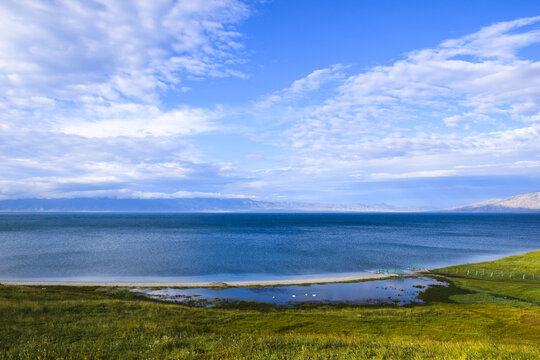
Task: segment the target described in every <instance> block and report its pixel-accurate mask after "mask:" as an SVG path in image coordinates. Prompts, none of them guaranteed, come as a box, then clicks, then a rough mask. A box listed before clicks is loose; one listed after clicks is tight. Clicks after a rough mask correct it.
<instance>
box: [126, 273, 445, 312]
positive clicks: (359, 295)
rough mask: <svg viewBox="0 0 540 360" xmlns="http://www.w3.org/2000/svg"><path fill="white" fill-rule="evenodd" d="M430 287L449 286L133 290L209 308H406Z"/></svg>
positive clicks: (385, 283)
mask: <svg viewBox="0 0 540 360" xmlns="http://www.w3.org/2000/svg"><path fill="white" fill-rule="evenodd" d="M430 285H443V286H447V285H448V284H447V283H446V282H442V281H438V280H436V279H432V278H428V277H419V278H401V279H389V280H373V281H365V282H353V283H330V284H314V285H305V286H270V287H261V288H250V287H241V288H227V289H204V288H201V289H159V290H151V289H135V290H133V291H135V292H139V293H143V294H145V295H147V296H149V297H152V298H155V299H159V300H167V301H177V302H186V303H194V302H197V301H200V300H205V301H206V302H205V304H208V305H212V303H213V302H215V301H216V300H217V299H229V300H240V301H246V300H249V301H257V302H262V303H268V304H273V305H279V306H288V305H295V304H298V303H305V302H310V303H331V304H335V303H339V304H342V303H345V304H380V303H392V304H396V305H404V304H409V303H412V302H417V303H421V302H422V301H421V300H420V299H418V298H417V296H418V293H420V292H421V291H423V290H425V289H426V288H427V287H428V286H430Z"/></svg>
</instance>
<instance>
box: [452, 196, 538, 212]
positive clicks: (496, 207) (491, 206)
mask: <svg viewBox="0 0 540 360" xmlns="http://www.w3.org/2000/svg"><path fill="white" fill-rule="evenodd" d="M449 210H450V211H456V212H540V192H534V193H528V194H521V195H516V196H512V197H509V198H506V199H490V200H486V201H482V202H479V203H475V204H471V205H466V206H461V207H456V208H452V209H449Z"/></svg>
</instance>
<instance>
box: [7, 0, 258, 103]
mask: <svg viewBox="0 0 540 360" xmlns="http://www.w3.org/2000/svg"><path fill="white" fill-rule="evenodd" d="M248 12H249V10H248V8H247V6H245V5H244V4H243V3H242V2H240V1H236V0H190V1H172V0H157V1H121V0H120V1H100V0H94V1H78V0H60V1H54V2H52V1H50V2H49V1H47V2H38V1H32V0H17V1H9V0H8V1H3V2H2V3H1V4H0V33H1V34H2V36H0V80H1V81H0V83H2V84H3V86H0V91H1V92H2V95H3V96H5V97H7V98H17V97H28V96H29V95H39V96H47V97H53V98H56V99H61V100H74V101H80V98H81V97H82V96H92V97H97V98H104V99H108V100H112V101H118V100H120V99H123V98H130V99H134V100H141V101H146V102H148V101H155V100H156V99H157V92H159V89H160V88H163V87H171V86H175V84H177V83H179V82H181V81H182V79H183V78H184V77H186V76H203V77H207V76H230V75H234V74H235V72H234V71H232V70H234V69H231V68H229V67H228V65H226V64H234V63H235V61H237V60H238V58H237V54H238V50H239V49H241V47H242V46H241V45H240V44H239V43H238V42H237V41H236V40H235V39H237V38H238V37H239V34H238V33H237V32H235V31H234V29H233V28H232V27H231V25H232V24H234V23H236V22H237V21H238V20H240V19H242V18H244V17H246V16H247V15H248Z"/></svg>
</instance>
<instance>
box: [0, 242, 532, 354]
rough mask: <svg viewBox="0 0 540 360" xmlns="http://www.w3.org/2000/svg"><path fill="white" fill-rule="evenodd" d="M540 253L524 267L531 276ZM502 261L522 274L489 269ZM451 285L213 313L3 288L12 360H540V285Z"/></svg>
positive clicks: (1, 309)
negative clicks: (414, 298)
mask: <svg viewBox="0 0 540 360" xmlns="http://www.w3.org/2000/svg"><path fill="white" fill-rule="evenodd" d="M536 256H538V252H534V253H530V254H526V256H522V257H520V258H518V259H521V260H520V261H522V262H523V264H524V265H523V268H524V269H525V268H527V269H529V268H528V267H529V266H531V265H532V266H533V267H534V266H535V265H537V263H536V262H535V260H534V259H535V258H536ZM495 263H496V264H495ZM501 264H512V265H508V266H514V268H515V269H520V265H519V261H518V262H516V260H515V259H512V260H504V259H502V260H497V261H495V262H493V263H484V264H483V265H482V266H484V267H487V268H489V267H493V266H497V267H500V266H502V265H501ZM467 266H471V265H467ZM449 279H450V280H451V281H452V283H451V284H450V286H447V287H446V286H431V287H428V288H427V289H425V290H424V291H423V292H422V294H421V295H420V298H421V299H422V300H424V301H425V303H424V304H421V305H409V306H403V307H398V306H392V305H385V306H381V305H379V306H352V305H318V306H315V305H304V306H298V307H296V308H275V307H272V306H269V305H265V304H257V303H252V302H239V303H234V302H231V303H229V302H225V303H223V304H222V307H221V308H219V307H218V308H201V307H196V306H193V307H190V306H185V305H180V304H174V303H165V302H159V301H155V300H151V299H148V298H144V297H141V296H139V295H136V294H134V293H132V292H130V291H129V289H118V288H116V289H115V288H103V287H60V286H58V287H46V288H42V287H38V286H0V324H2V326H0V359H85V358H87V359H538V358H540V306H537V305H534V303H531V301H536V300H537V299H539V296H540V294H539V293H538V289H539V287H538V285H537V284H536V283H533V282H531V281H528V282H527V281H526V282H523V281H522V282H518V281H513V280H511V281H506V280H500V279H499V280H497V281H492V280H487V279H473V278H455V277H453V278H449ZM520 299H522V300H520Z"/></svg>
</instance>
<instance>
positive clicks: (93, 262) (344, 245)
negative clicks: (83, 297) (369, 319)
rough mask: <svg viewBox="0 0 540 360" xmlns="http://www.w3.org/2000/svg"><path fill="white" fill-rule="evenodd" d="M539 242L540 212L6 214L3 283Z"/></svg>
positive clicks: (200, 272) (453, 259) (476, 255)
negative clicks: (7, 281) (532, 213)
mask: <svg viewBox="0 0 540 360" xmlns="http://www.w3.org/2000/svg"><path fill="white" fill-rule="evenodd" d="M539 248H540V215H538V214H536V215H531V214H520V215H507V214H505V215H480V214H472V215H464V214H3V215H0V279H4V280H17V279H18V280H25V279H27V280H28V279H49V280H52V279H64V280H75V279H78V280H133V281H136V280H144V281H150V280H164V281H174V280H176V281H193V280H210V281H232V280H250V279H280V278H281V279H283V278H294V277H306V276H321V275H338V274H357V273H365V272H368V271H374V270H377V269H402V270H405V269H408V268H422V267H426V268H431V267H437V266H443V265H451V264H459V263H464V262H470V261H477V260H487V259H494V258H497V257H501V256H505V255H508V254H515V253H520V252H525V251H530V250H535V249H539Z"/></svg>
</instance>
